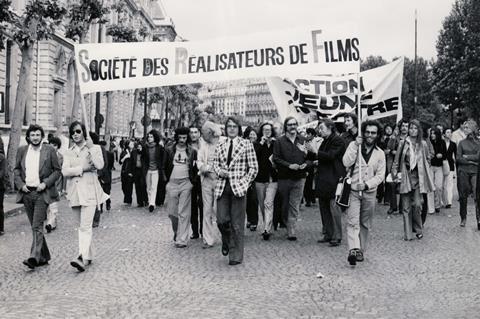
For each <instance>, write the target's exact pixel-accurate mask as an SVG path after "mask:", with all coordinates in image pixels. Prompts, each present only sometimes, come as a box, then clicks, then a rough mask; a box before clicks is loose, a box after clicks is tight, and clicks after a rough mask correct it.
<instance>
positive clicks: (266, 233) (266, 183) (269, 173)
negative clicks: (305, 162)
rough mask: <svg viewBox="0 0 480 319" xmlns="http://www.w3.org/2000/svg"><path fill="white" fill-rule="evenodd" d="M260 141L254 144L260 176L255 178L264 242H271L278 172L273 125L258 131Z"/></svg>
mask: <svg viewBox="0 0 480 319" xmlns="http://www.w3.org/2000/svg"><path fill="white" fill-rule="evenodd" d="M258 136H259V138H258V141H257V142H256V143H255V144H254V147H255V153H256V154H257V161H258V174H257V177H256V178H255V188H256V191H257V199H258V208H259V209H260V213H261V218H262V219H263V227H264V228H263V232H262V236H263V239H264V240H269V239H270V235H271V232H272V225H273V205H274V200H275V195H276V194H277V188H278V183H277V171H276V169H275V168H274V167H273V163H272V161H271V157H272V155H273V144H274V143H275V135H274V131H273V125H272V124H271V123H268V122H266V123H263V124H262V126H260V129H259V130H258Z"/></svg>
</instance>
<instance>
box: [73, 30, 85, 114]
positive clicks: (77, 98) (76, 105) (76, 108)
mask: <svg viewBox="0 0 480 319" xmlns="http://www.w3.org/2000/svg"><path fill="white" fill-rule="evenodd" d="M84 23H87V22H84ZM84 30H89V28H88V27H86V28H84ZM85 37H86V34H81V35H80V39H78V43H80V44H82V43H85ZM73 69H74V71H75V87H74V93H73V94H74V98H73V106H72V116H71V121H72V122H73V121H76V120H78V121H82V118H83V114H82V115H80V116H79V115H78V111H79V110H80V83H79V82H78V70H77V65H76V64H75V63H73ZM82 98H83V97H82Z"/></svg>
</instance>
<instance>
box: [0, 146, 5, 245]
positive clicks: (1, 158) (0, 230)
mask: <svg viewBox="0 0 480 319" xmlns="http://www.w3.org/2000/svg"><path fill="white" fill-rule="evenodd" d="M0 139H1V137H0ZM6 176H7V161H6V159H5V155H4V154H3V153H0V236H2V235H3V234H5V212H4V211H3V200H4V199H5V178H6Z"/></svg>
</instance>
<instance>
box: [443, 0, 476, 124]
mask: <svg viewBox="0 0 480 319" xmlns="http://www.w3.org/2000/svg"><path fill="white" fill-rule="evenodd" d="M433 80H434V83H435V86H434V92H435V93H436V94H437V95H438V98H439V100H440V102H441V103H443V104H444V105H445V106H446V108H447V109H448V110H449V111H451V115H452V116H453V111H454V110H456V109H461V110H463V111H464V113H465V114H466V115H469V116H472V117H474V118H476V119H478V118H479V117H480V107H479V105H478V101H479V100H480V2H479V1H476V0H457V1H456V2H455V3H454V5H453V6H452V10H451V12H450V14H449V15H448V16H447V17H446V18H445V20H444V21H443V26H442V30H441V31H440V34H439V36H438V40H437V61H436V62H435V64H434V67H433Z"/></svg>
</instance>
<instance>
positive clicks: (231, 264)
mask: <svg viewBox="0 0 480 319" xmlns="http://www.w3.org/2000/svg"><path fill="white" fill-rule="evenodd" d="M241 263H242V262H241V261H234V260H230V261H229V262H228V264H229V265H230V266H236V265H240V264H241Z"/></svg>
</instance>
